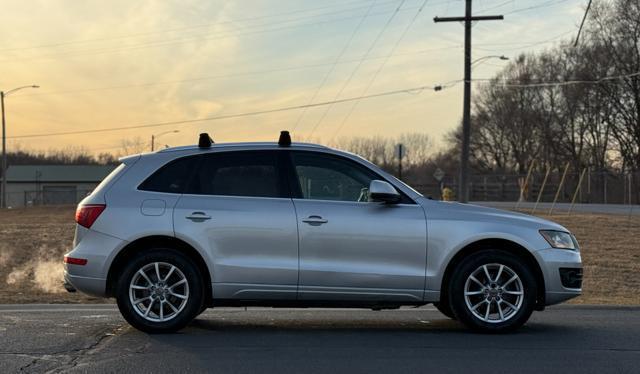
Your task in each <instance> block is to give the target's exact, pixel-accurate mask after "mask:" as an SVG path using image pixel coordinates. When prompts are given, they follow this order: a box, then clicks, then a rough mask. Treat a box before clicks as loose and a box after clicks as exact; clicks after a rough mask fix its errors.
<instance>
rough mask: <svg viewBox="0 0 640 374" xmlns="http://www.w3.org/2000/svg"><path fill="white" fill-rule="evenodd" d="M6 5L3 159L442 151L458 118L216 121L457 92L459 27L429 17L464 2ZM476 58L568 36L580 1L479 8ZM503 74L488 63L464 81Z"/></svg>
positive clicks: (412, 103) (491, 2) (442, 109)
mask: <svg viewBox="0 0 640 374" xmlns="http://www.w3.org/2000/svg"><path fill="white" fill-rule="evenodd" d="M424 3H425V1H424V0H404V1H402V0H393V1H392V0H323V1H313V0H235V1H233V0H216V1H213V0H179V1H178V0H171V1H170V0H162V1H161V0H133V1H132V0H110V1H103V0H100V1H98V0H85V1H76V0H3V1H2V11H1V12H0V90H4V91H7V90H9V89H12V88H14V87H19V86H23V85H27V84H32V83H33V84H38V85H40V86H41V88H39V89H26V90H22V91H20V92H16V93H15V94H12V95H10V96H8V97H7V98H6V107H7V123H8V136H9V137H10V139H9V146H10V147H17V146H20V147H22V148H30V149H43V150H46V149H48V148H63V147H69V146H73V145H81V146H84V147H86V148H87V149H89V150H91V151H94V152H100V151H117V150H118V149H119V148H120V144H121V142H122V140H123V139H135V138H138V137H139V138H140V139H144V141H148V139H150V137H151V135H152V134H160V133H163V132H166V131H172V130H179V131H180V132H179V133H169V134H165V135H162V136H161V137H159V138H158V143H159V144H160V145H164V144H169V145H172V146H174V145H183V144H193V143H194V142H195V141H196V137H197V133H199V132H203V131H207V132H209V133H211V134H212V135H213V137H214V139H215V140H217V141H246V140H275V139H276V137H277V134H278V132H279V130H281V129H289V130H292V132H293V134H294V138H295V137H297V138H298V139H300V138H309V137H312V138H315V139H319V140H321V141H324V142H328V141H331V140H335V139H337V138H340V137H349V136H356V135H382V136H394V135H396V134H398V133H402V132H423V133H427V134H429V135H431V136H432V137H433V138H434V139H435V140H437V141H440V140H441V139H442V137H443V135H444V134H446V133H447V132H448V131H450V130H451V129H452V128H454V127H455V125H456V123H457V122H458V121H459V119H460V117H461V110H462V87H461V85H459V84H458V85H454V86H452V87H450V88H447V89H444V90H442V91H439V92H435V91H434V90H432V89H425V90H422V91H409V92H406V93H401V94H397V95H390V96H383V97H377V98H368V99H363V100H360V101H357V102H355V101H350V102H343V103H339V104H334V105H331V106H318V107H312V108H308V109H298V110H289V111H281V112H274V113H269V114H261V115H255V116H244V117H233V116H232V117H231V118H227V119H222V120H211V121H201V122H187V123H176V124H172V125H166V126H157V127H142V128H136V129H125V130H119V131H110V132H95V133H85V134H68V135H58V136H46V137H39V136H38V137H24V136H25V135H41V134H49V133H66V132H78V131H86V130H100V129H106V128H114V127H116V128H122V127H130V126H138V125H148V124H158V123H164V122H180V121H188V120H197V119H203V118H211V117H220V116H229V115H235V114H241V113H248V112H255V111H264V110H270V109H276V108H286V107H292V106H303V105H307V104H310V103H319V102H327V101H334V100H340V99H345V98H354V97H359V96H363V95H370V94H377V93H382V92H389V91H396V90H405V89H410V88H415V87H421V86H434V85H438V84H444V83H446V82H450V81H456V80H459V79H461V78H462V73H463V64H462V63H463V50H462V46H463V27H462V25H461V24H458V23H446V24H442V23H441V24H434V22H433V17H434V16H457V15H462V14H463V12H464V1H462V0H427V1H426V5H424V7H423V9H422V11H419V10H420V9H421V7H422V5H423V4H424ZM473 3H474V13H476V14H504V15H505V20H504V21H491V22H482V23H479V24H476V25H475V26H474V28H473V33H474V36H473V42H474V51H473V58H474V59H475V58H480V57H483V56H488V55H503V54H504V55H506V56H509V57H512V58H513V57H515V56H517V55H518V54H519V53H522V52H528V51H535V50H540V49H544V48H549V47H551V46H553V45H554V44H555V43H558V42H559V41H561V40H563V39H565V40H566V39H571V38H574V37H575V34H576V32H577V27H578V25H579V23H580V20H581V17H582V13H583V11H584V6H585V5H586V1H584V0H550V1H549V0H535V1H534V0H511V1H505V0H475V1H474V2H473ZM504 63H505V62H504V61H500V60H498V59H488V60H485V61H484V63H482V64H479V65H478V66H477V67H476V68H475V69H474V78H488V77H491V76H492V75H493V73H495V72H496V71H497V70H498V69H500V67H501V66H503V64H504Z"/></svg>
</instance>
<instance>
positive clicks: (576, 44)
mask: <svg viewBox="0 0 640 374" xmlns="http://www.w3.org/2000/svg"><path fill="white" fill-rule="evenodd" d="M591 2H592V0H589V4H587V9H586V10H585V11H584V17H582V22H581V23H580V28H579V29H578V35H577V36H576V42H575V43H574V44H573V46H574V47H577V46H578V41H580V34H581V33H582V27H583V26H584V22H585V21H586V20H587V15H588V14H589V9H591Z"/></svg>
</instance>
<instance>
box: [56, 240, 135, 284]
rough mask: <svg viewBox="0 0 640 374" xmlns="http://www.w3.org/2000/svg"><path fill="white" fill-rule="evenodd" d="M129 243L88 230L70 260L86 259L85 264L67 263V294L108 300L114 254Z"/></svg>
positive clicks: (65, 270)
mask: <svg viewBox="0 0 640 374" xmlns="http://www.w3.org/2000/svg"><path fill="white" fill-rule="evenodd" d="M125 244H126V242H125V241H123V240H121V239H118V238H115V237H113V236H110V235H105V234H102V233H99V232H97V231H93V230H85V232H84V233H83V235H82V239H81V240H79V242H78V243H77V244H76V246H75V248H73V250H71V251H70V252H69V253H67V254H66V256H68V257H72V258H77V259H85V260H87V262H86V264H85V265H76V264H64V284H65V288H66V289H67V291H70V292H73V290H78V291H80V292H83V293H86V294H89V295H92V296H98V297H105V296H106V294H107V292H106V290H107V275H108V272H109V265H110V264H111V261H112V260H113V257H114V254H115V253H116V252H117V250H118V249H119V248H121V247H122V246H123V245H125Z"/></svg>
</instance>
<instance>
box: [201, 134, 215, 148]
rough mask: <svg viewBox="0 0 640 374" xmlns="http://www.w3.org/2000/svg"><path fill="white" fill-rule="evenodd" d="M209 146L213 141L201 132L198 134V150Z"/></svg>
mask: <svg viewBox="0 0 640 374" xmlns="http://www.w3.org/2000/svg"><path fill="white" fill-rule="evenodd" d="M211 144H213V139H211V137H210V136H209V134H208V133H206V132H203V133H202V134H200V139H198V147H199V148H209V147H211Z"/></svg>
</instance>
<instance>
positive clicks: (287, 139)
mask: <svg viewBox="0 0 640 374" xmlns="http://www.w3.org/2000/svg"><path fill="white" fill-rule="evenodd" d="M278 145H279V146H280V147H289V146H291V135H290V134H289V131H286V130H283V131H280V139H278Z"/></svg>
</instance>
